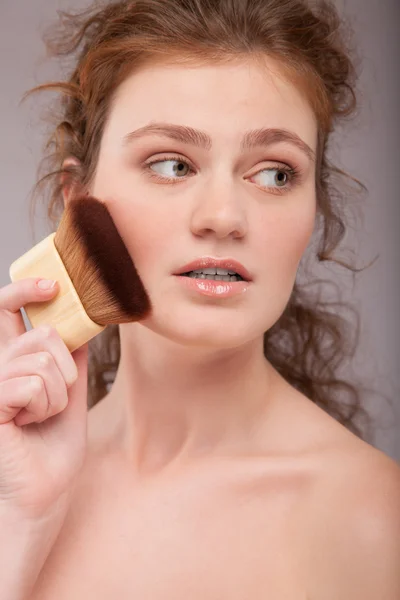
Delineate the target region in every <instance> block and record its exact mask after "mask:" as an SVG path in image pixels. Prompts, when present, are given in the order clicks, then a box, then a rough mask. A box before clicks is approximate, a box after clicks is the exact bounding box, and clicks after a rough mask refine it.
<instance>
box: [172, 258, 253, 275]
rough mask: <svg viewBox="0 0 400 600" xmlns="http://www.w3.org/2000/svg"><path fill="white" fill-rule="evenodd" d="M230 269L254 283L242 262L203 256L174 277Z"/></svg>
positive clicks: (180, 270)
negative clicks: (193, 272) (204, 270)
mask: <svg viewBox="0 0 400 600" xmlns="http://www.w3.org/2000/svg"><path fill="white" fill-rule="evenodd" d="M211 268H214V269H217V268H218V269H228V270H229V271H236V273H238V274H239V275H240V276H241V277H242V278H243V279H244V280H245V281H253V279H252V277H251V275H250V273H249V272H248V270H247V269H246V267H244V266H243V265H242V264H241V263H240V262H238V261H237V260H235V259H234V258H213V257H211V256H203V257H201V258H197V259H196V260H194V261H192V262H190V263H188V264H187V265H185V266H184V267H182V268H181V269H179V271H177V272H176V273H174V275H182V274H183V273H188V272H189V271H197V270H199V269H211Z"/></svg>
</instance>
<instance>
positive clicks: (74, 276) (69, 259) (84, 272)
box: [54, 196, 150, 325]
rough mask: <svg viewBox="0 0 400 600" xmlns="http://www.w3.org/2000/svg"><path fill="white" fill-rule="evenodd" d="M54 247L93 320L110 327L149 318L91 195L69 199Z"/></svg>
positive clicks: (112, 230) (113, 232) (133, 274)
mask: <svg viewBox="0 0 400 600" xmlns="http://www.w3.org/2000/svg"><path fill="white" fill-rule="evenodd" d="M54 244H55V247H56V249H57V251H58V253H59V255H60V257H61V260H62V262H63V264H64V266H65V268H66V270H67V273H68V275H69V276H70V278H71V280H72V283H73V285H74V287H75V289H76V291H77V293H78V296H79V298H80V300H81V302H82V304H83V306H84V308H85V311H86V313H87V314H88V316H89V317H90V318H91V319H92V321H94V322H95V323H98V324H99V325H111V324H117V323H129V322H132V321H138V320H139V319H142V318H144V317H145V316H147V314H148V313H149V311H150V300H149V297H148V295H147V293H146V290H145V288H144V286H143V283H142V280H141V279H140V277H139V275H138V273H137V271H136V268H135V265H134V263H133V261H132V259H131V257H130V254H129V252H128V250H127V248H126V246H125V244H124V242H123V240H122V238H121V236H120V234H119V232H118V230H117V228H116V226H115V223H114V221H113V220H112V217H111V215H110V213H109V211H108V209H107V207H106V206H105V204H104V203H102V202H101V201H99V200H97V199H96V198H94V197H93V196H77V197H76V198H74V199H72V200H71V201H70V202H69V203H68V204H67V206H66V208H65V210H64V213H63V216H62V218H61V222H60V225H59V227H58V229H57V233H56V235H55V238H54Z"/></svg>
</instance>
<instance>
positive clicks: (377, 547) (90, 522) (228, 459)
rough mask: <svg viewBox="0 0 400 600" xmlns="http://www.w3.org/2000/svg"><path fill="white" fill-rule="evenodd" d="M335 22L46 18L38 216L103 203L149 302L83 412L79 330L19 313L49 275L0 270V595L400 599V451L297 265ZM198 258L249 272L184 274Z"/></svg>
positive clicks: (341, 82)
mask: <svg viewBox="0 0 400 600" xmlns="http://www.w3.org/2000/svg"><path fill="white" fill-rule="evenodd" d="M314 4H315V3H314ZM339 24H340V18H339V16H338V14H337V12H336V9H335V8H334V6H333V5H332V4H330V3H328V2H320V3H318V4H316V5H314V6H313V8H311V5H309V4H307V3H306V2H304V1H300V0H287V1H286V2H282V0H140V1H139V0H132V1H122V2H117V3H106V4H104V5H103V6H99V4H96V5H95V6H93V7H92V8H91V9H90V10H89V11H87V12H84V13H82V14H80V15H75V16H73V15H70V16H67V15H64V16H63V26H64V29H63V30H62V31H61V32H59V34H57V35H55V37H54V38H53V44H52V49H53V51H54V53H55V54H58V55H63V54H66V55H69V54H70V55H71V57H73V60H74V65H73V69H72V73H71V76H70V78H69V79H68V80H67V81H65V82H57V83H56V84H49V85H44V86H39V88H38V89H54V88H58V89H60V91H61V92H62V98H63V102H62V104H61V110H62V114H61V115H60V122H59V125H58V127H57V129H56V131H55V132H54V138H53V141H54V142H55V144H54V145H53V148H54V154H53V155H52V157H51V158H52V159H53V160H54V169H53V170H52V173H53V175H56V178H55V179H54V182H53V187H52V192H51V201H50V206H49V214H50V216H53V217H55V216H56V215H57V214H59V213H60V210H58V209H61V211H62V209H63V207H64V206H66V205H67V203H68V202H69V201H70V199H71V198H72V197H73V195H74V194H75V193H76V192H77V191H83V192H88V193H90V194H92V195H94V196H96V197H98V198H101V199H102V200H103V201H104V202H106V203H107V206H108V208H109V210H110V212H111V215H112V216H113V219H114V221H115V223H116V225H117V227H118V229H119V231H120V233H121V236H122V237H123V239H124V241H125V243H126V245H127V247H128V250H129V251H130V253H131V255H132V258H133V259H134V262H135V265H136V267H137V269H138V272H139V274H140V276H141V278H142V280H143V282H144V284H145V287H146V289H147V290H148V292H149V295H150V297H151V302H152V306H153V310H152V313H151V315H150V316H149V317H148V318H146V319H145V320H143V321H141V322H139V323H134V324H124V325H121V326H119V328H115V327H114V328H109V329H108V330H107V334H106V335H101V336H99V337H98V338H97V339H96V341H94V342H93V344H91V350H92V353H91V356H90V369H89V395H90V397H89V400H90V402H89V404H90V410H89V411H87V394H86V384H87V377H88V369H87V367H88V347H87V346H85V347H83V348H81V349H79V350H78V351H76V352H74V353H73V355H72V356H71V355H70V354H69V353H68V350H67V349H66V346H65V345H64V343H63V342H62V341H61V339H60V338H59V336H58V334H57V332H56V331H55V330H54V329H52V328H49V327H40V328H38V329H36V330H32V331H29V332H25V328H24V326H23V322H22V319H21V316H20V313H19V309H20V308H21V307H22V306H24V304H26V303H27V302H31V301H34V300H35V301H41V300H48V299H49V298H51V297H53V296H54V295H55V294H56V293H57V289H58V288H57V284H56V285H55V286H54V287H53V288H51V289H50V290H47V291H43V290H42V291H41V290H40V289H39V288H37V287H36V285H35V284H36V280H25V281H22V282H19V283H15V284H11V285H9V286H6V287H5V288H3V289H2V290H1V291H0V308H1V313H0V345H1V372H0V415H1V425H0V523H1V530H2V546H1V550H0V554H1V557H0V558H1V560H0V574H1V578H0V579H1V581H2V594H3V597H4V598H5V600H16V599H18V600H21V599H23V598H30V599H32V600H39V599H40V600H50V599H54V598H57V600H67V599H69V600H70V599H71V598H74V600H79V599H85V600H89V599H96V600H102V599H104V600H106V599H109V598H111V597H116V598H120V599H121V600H122V599H128V598H129V599H133V598H135V599H138V600H139V599H140V600H145V599H149V600H150V599H151V600H161V599H162V600H170V599H171V600H172V599H173V600H183V599H185V600H187V599H190V600H200V599H201V600H205V599H207V600H208V599H209V600H217V599H225V598H226V599H228V598H229V600H243V599H245V598H246V599H250V598H251V600H261V599H265V598H269V599H270V600H283V599H285V600H306V599H308V600H338V599H343V600H344V599H346V600H347V599H350V598H351V599H352V600H357V599H360V600H361V599H362V600H377V599H378V598H385V600H395V599H397V598H398V597H399V595H400V582H399V570H398V563H399V554H400V545H399V540H400V516H399V510H398V506H399V505H400V475H399V468H398V466H397V465H396V463H395V462H394V461H392V460H391V459H390V458H389V457H387V456H385V455H384V454H383V453H382V452H380V451H378V450H377V449H375V448H374V447H373V446H372V445H370V444H368V443H367V442H366V441H365V440H363V439H362V435H361V433H360V430H358V429H357V426H356V425H355V422H354V420H352V419H349V418H346V416H345V413H346V411H345V404H344V398H343V397H342V399H341V397H340V395H339V394H338V393H337V389H338V388H340V384H342V385H341V389H343V388H344V386H345V385H347V389H348V390H349V391H350V392H351V394H352V398H353V405H352V406H353V408H355V409H356V408H357V407H358V408H359V411H361V410H362V409H361V408H360V407H359V406H358V404H357V401H358V393H357V390H356V389H355V388H353V387H352V386H350V384H347V383H346V382H343V381H342V380H340V379H339V376H338V374H337V365H338V363H337V360H336V359H337V354H338V353H340V352H344V337H341V336H342V335H343V331H344V327H346V324H345V322H344V320H342V319H341V318H340V317H338V316H337V317H334V316H333V315H332V313H330V312H329V311H328V310H325V311H324V310H323V309H321V304H320V305H319V306H318V305H317V301H316V300H315V299H314V300H312V299H310V298H309V297H308V296H307V295H306V293H305V290H304V289H302V288H301V286H300V284H299V282H298V281H297V274H298V268H299V263H300V261H301V259H302V257H303V256H304V254H305V251H306V249H307V248H308V247H309V245H310V242H311V238H312V235H313V233H314V232H315V231H318V230H319V229H318V227H317V225H318V226H321V222H322V232H323V235H322V237H321V240H322V241H321V245H320V249H319V251H318V258H319V260H328V259H329V260H333V258H332V252H333V250H334V249H335V247H336V246H337V244H338V243H339V241H340V240H341V238H342V236H343V234H344V224H343V215H341V213H340V210H339V209H338V206H337V204H336V203H335V201H334V199H333V194H332V188H331V187H330V179H329V176H330V175H332V174H334V173H336V174H338V173H339V171H338V170H337V169H335V168H334V167H333V166H331V165H330V164H329V161H328V159H327V155H326V153H327V146H328V141H329V139H330V138H329V136H330V134H331V133H332V131H333V130H334V127H335V125H336V123H338V122H340V120H341V119H342V118H345V117H346V116H348V115H351V114H352V113H353V112H354V110H355V107H356V102H355V96H354V89H355V88H354V83H355V70H354V68H353V64H352V62H351V60H350V57H349V54H348V52H347V50H346V47H345V44H344V41H343V39H344V38H343V37H342V36H341V33H340V31H341V29H340V27H339ZM45 180H46V181H48V180H51V179H50V178H49V177H46V178H45ZM205 259H210V261H209V262H208V263H207V261H206V260H205ZM213 261H214V262H213ZM228 263H231V265H230V266H229V267H228V266H227V265H228ZM232 265H233V266H232ZM207 267H211V268H212V267H215V268H222V269H227V268H228V269H229V270H233V271H235V272H236V273H238V274H239V275H240V276H241V277H242V278H243V279H245V281H246V283H245V284H242V285H240V286H233V287H232V289H233V292H232V293H231V294H228V295H227V294H220V293H218V291H220V289H221V288H223V286H219V287H218V286H217V285H215V284H213V283H208V282H207V283H204V285H197V286H196V285H191V286H189V285H188V282H189V281H191V282H192V284H193V282H194V280H195V279H197V280H198V279H201V280H202V281H203V280H204V279H209V278H214V276H215V275H214V274H213V273H206V274H203V275H201V274H200V273H194V274H193V279H192V280H189V279H188V278H187V277H184V276H182V273H186V272H188V271H196V270H200V269H202V268H207ZM223 273H224V271H223V272H222V274H221V273H219V276H224V275H223ZM329 333H330V334H331V336H332V338H333V346H331V347H329V346H326V344H325V343H324V342H325V340H326V337H327V335H329ZM115 342H117V344H115ZM95 344H97V346H98V347H97V354H96V346H95ZM332 347H333V349H334V350H332ZM115 348H117V352H116V354H115ZM113 351H114V356H113V355H112V352H113ZM334 358H335V362H334V360H333V359H334ZM330 361H332V362H331V363H330ZM108 371H111V373H114V376H113V378H112V379H113V385H112V386H111V388H110V387H109V388H108V389H106V388H105V385H106V374H107V372H108ZM32 375H33V376H34V377H33V383H34V384H35V383H36V384H37V387H36V388H34V389H31V388H30V387H29V386H30V384H31V379H30V378H29V376H32ZM350 404H351V403H350ZM347 406H348V404H347ZM23 408H25V409H26V410H25V411H24V417H23V418H21V417H20V418H18V414H19V411H22V409H23ZM21 414H22V413H21ZM334 417H336V418H334Z"/></svg>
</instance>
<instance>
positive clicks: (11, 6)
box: [0, 0, 400, 461]
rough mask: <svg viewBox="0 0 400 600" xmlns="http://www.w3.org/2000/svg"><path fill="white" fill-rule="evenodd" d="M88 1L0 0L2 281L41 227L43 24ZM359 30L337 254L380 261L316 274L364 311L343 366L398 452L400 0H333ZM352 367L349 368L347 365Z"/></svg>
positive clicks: (340, 152) (49, 72) (381, 437)
mask: <svg viewBox="0 0 400 600" xmlns="http://www.w3.org/2000/svg"><path fill="white" fill-rule="evenodd" d="M86 5H87V2H86V0H70V1H69V2H68V1H66V0H64V1H62V0H58V1H57V2H55V0H30V1H29V2H27V0H13V1H10V0H0V49H1V52H0V85H1V94H0V128H1V138H0V186H1V211H0V215H1V222H0V249H1V253H0V286H3V285H6V284H7V283H9V276H8V269H9V265H10V264H11V262H12V261H13V260H15V259H16V258H18V257H19V256H20V255H21V254H22V253H23V252H25V251H27V250H28V249H29V248H30V247H31V246H32V245H33V243H36V242H38V241H39V240H40V239H42V237H44V236H45V235H47V233H48V232H49V230H48V229H47V226H46V224H45V219H44V213H43V211H42V212H41V213H39V215H38V216H37V217H36V219H35V236H34V237H33V236H32V234H31V228H30V225H29V210H28V205H29V200H30V198H29V196H30V192H31V188H32V186H33V184H34V182H35V180H36V169H37V165H38V162H39V159H40V157H41V148H42V144H43V143H44V133H45V132H46V130H45V129H44V127H43V125H42V122H41V114H40V108H41V106H43V105H45V104H46V103H47V102H48V100H49V99H51V98H52V97H53V95H52V94H48V93H46V94H43V96H42V100H40V103H39V102H38V101H37V100H35V99H31V100H29V101H28V102H27V103H24V104H22V105H21V106H18V104H19V102H20V100H21V97H22V94H23V93H24V92H25V91H26V90H27V89H28V88H30V87H32V86H34V85H37V84H38V83H41V82H44V81H46V80H47V79H50V78H51V77H57V72H58V71H57V65H56V64H55V63H52V62H50V61H48V60H47V59H45V51H44V46H43V44H42V41H41V33H42V31H43V29H44V27H45V26H46V25H47V24H48V22H49V20H53V19H54V17H55V16H56V9H58V8H62V9H67V8H79V7H83V6H86ZM337 5H338V7H339V8H340V10H341V12H342V14H343V15H344V16H345V17H346V18H350V19H351V21H352V23H353V26H354V28H355V31H356V43H357V47H358V53H359V54H360V55H361V58H362V60H363V69H362V76H361V80H360V84H359V88H360V95H359V103H360V109H359V116H358V118H357V120H356V121H355V122H354V123H352V124H351V125H350V126H347V127H345V128H344V129H343V130H340V131H338V132H337V134H336V135H335V142H336V144H335V146H334V147H333V148H332V150H331V155H330V158H331V160H333V161H334V163H335V164H336V165H337V166H339V167H341V168H342V169H344V170H346V171H348V172H350V173H351V174H352V175H353V176H355V177H357V178H358V179H360V180H361V181H362V182H363V183H364V184H365V185H366V186H367V187H368V190H369V193H368V194H367V195H365V196H364V197H363V199H362V202H361V203H360V207H361V208H362V218H361V220H358V221H357V222H354V224H353V225H352V224H351V225H350V229H349V231H348V234H347V236H346V238H345V240H344V241H345V245H346V247H350V248H351V249H352V253H349V252H339V253H338V256H342V257H344V258H347V259H350V260H353V259H354V260H357V266H363V265H365V264H367V263H369V262H370V261H371V260H372V259H373V258H374V257H375V256H376V255H377V254H379V255H380V258H379V259H378V261H377V262H376V263H375V264H374V265H373V266H372V267H371V268H369V269H367V270H366V271H364V272H363V273H361V274H359V275H358V276H357V277H356V278H355V279H354V280H353V279H352V278H351V276H349V274H348V273H347V271H346V270H345V269H343V268H340V267H336V266H335V265H334V266H329V267H323V268H321V267H318V270H317V269H316V270H315V273H316V274H318V275H321V276H323V277H325V278H326V277H329V278H333V279H334V280H335V281H337V282H338V283H339V284H340V286H341V287H342V289H343V299H344V300H351V301H352V302H353V304H354V306H355V308H357V309H358V310H359V312H360V316H361V337H360V345H359V347H358V350H357V353H356V356H355V360H354V364H353V365H352V366H350V365H349V366H348V367H347V368H346V369H345V370H344V372H343V374H344V375H351V374H352V373H355V375H356V376H357V377H360V378H361V379H362V381H363V383H364V384H365V385H367V386H372V387H374V388H376V389H378V391H379V393H382V394H384V395H386V396H387V397H389V399H390V401H391V402H392V405H393V407H392V408H391V407H390V406H389V405H388V404H387V403H386V402H385V401H383V400H382V398H381V396H380V395H373V394H372V395H370V396H369V397H367V399H366V401H365V405H366V407H367V409H368V410H369V411H370V412H371V414H372V416H373V417H374V419H375V431H376V433H375V438H374V440H373V442H372V443H373V445H374V446H376V447H377V448H379V449H381V450H382V451H383V452H385V453H386V454H388V455H389V456H391V457H392V458H394V459H395V460H397V461H399V460H400V436H399V430H400V399H399V397H400V394H399V391H400V377H399V367H400V364H399V359H398V354H399V346H400V344H399V339H400V331H399V318H398V313H399V308H400V302H399V291H400V285H399V276H400V270H399V264H400V261H399V253H400V243H399V228H400V227H399V226H400V210H399V193H398V187H397V186H398V181H397V175H398V171H397V170H398V163H397V160H398V130H399V120H400V119H399V114H398V113H399V106H400V98H399V87H400V86H399V69H398V66H397V62H398V60H399V57H400V52H399V45H400V42H399V36H398V30H399V24H400V2H399V0H337ZM350 367H351V368H350Z"/></svg>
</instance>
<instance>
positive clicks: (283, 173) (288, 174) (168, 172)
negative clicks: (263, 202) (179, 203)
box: [145, 157, 299, 192]
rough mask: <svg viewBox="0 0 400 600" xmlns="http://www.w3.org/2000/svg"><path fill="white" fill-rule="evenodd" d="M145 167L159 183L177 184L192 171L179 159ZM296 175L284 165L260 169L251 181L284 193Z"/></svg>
mask: <svg viewBox="0 0 400 600" xmlns="http://www.w3.org/2000/svg"><path fill="white" fill-rule="evenodd" d="M156 165H158V167H157V170H156V169H155V166H156ZM145 167H146V171H148V173H149V175H150V177H152V178H154V179H156V180H157V181H159V182H161V183H162V182H163V180H164V181H169V182H170V183H175V182H178V181H179V179H182V178H184V177H186V176H187V175H188V174H189V173H190V172H191V171H193V169H192V167H191V166H190V165H189V164H188V162H187V161H186V160H183V159H182V158H179V157H176V158H168V157H165V158H160V159H159V160H155V161H153V162H150V163H146V165H145ZM298 175H299V172H298V171H297V169H294V168H291V167H289V166H288V165H285V166H281V167H279V166H276V167H269V168H265V169H262V170H261V171H258V172H257V173H256V174H255V175H253V176H252V177H251V180H255V179H256V178H257V177H258V178H259V180H260V181H256V183H257V184H258V185H259V186H260V187H263V188H265V189H269V190H271V191H273V190H275V191H276V192H281V191H282V192H284V191H285V190H287V189H289V188H291V187H292V186H293V185H294V184H295V182H296V181H297V179H298Z"/></svg>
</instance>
